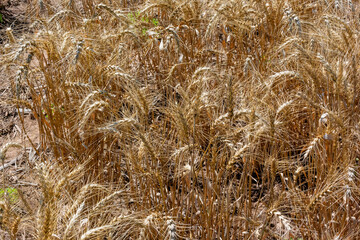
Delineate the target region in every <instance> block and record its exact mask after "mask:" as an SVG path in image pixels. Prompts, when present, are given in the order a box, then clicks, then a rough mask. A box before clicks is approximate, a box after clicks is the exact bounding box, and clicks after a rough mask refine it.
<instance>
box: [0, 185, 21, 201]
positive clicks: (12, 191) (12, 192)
mask: <svg viewBox="0 0 360 240" xmlns="http://www.w3.org/2000/svg"><path fill="white" fill-rule="evenodd" d="M5 191H6V192H7V194H8V196H9V199H10V202H11V203H15V202H16V201H17V200H18V199H19V193H18V190H17V189H16V188H11V187H9V188H5ZM5 191H4V189H2V188H0V199H3V198H4V195H5Z"/></svg>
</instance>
